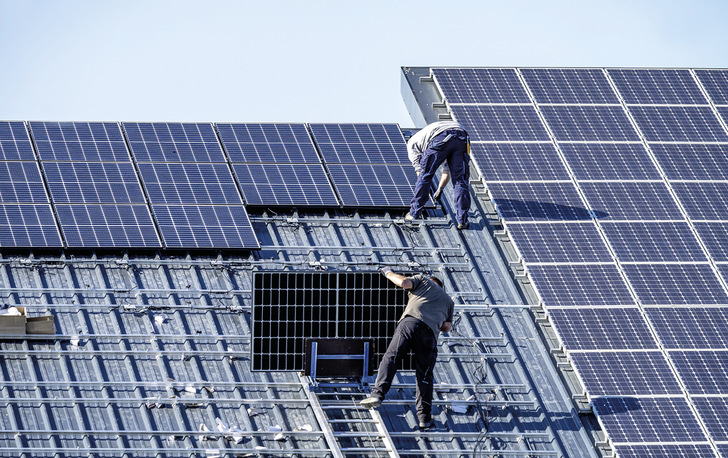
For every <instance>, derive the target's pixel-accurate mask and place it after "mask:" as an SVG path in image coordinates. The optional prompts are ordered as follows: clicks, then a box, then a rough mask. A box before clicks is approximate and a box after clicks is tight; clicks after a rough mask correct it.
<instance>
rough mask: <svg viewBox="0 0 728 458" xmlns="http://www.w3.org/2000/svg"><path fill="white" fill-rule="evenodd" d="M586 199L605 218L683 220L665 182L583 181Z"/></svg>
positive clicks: (600, 216) (582, 186) (582, 185)
mask: <svg viewBox="0 0 728 458" xmlns="http://www.w3.org/2000/svg"><path fill="white" fill-rule="evenodd" d="M579 186H580V187H581V189H582V190H583V192H584V196H585V197H586V200H587V202H589V205H590V206H591V208H592V209H593V210H594V212H595V213H596V214H597V215H598V217H599V218H601V219H605V220H612V221H617V220H632V221H639V220H683V219H684V217H683V215H682V213H681V212H680V208H679V207H678V206H677V204H676V203H675V200H674V199H673V198H672V195H671V194H670V191H669V190H668V188H667V186H666V185H665V183H664V182H663V183H658V182H625V183H617V182H606V183H590V182H580V183H579Z"/></svg>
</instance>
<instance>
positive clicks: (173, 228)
mask: <svg viewBox="0 0 728 458" xmlns="http://www.w3.org/2000/svg"><path fill="white" fill-rule="evenodd" d="M152 210H153V211H154V216H155V217H156V219H157V224H158V226H159V229H160V231H161V232H162V238H163V239H164V243H165V245H166V246H167V247H168V248H185V249H187V248H244V249H249V248H260V245H259V244H258V240H257V239H256V237H255V232H254V231H253V228H252V226H251V224H250V220H249V219H248V214H247V212H246V211H245V208H244V207H243V206H242V205H239V206H238V205H229V206H217V205H214V206H213V205H207V206H202V205H200V206H197V205H153V206H152Z"/></svg>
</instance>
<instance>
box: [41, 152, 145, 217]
mask: <svg viewBox="0 0 728 458" xmlns="http://www.w3.org/2000/svg"><path fill="white" fill-rule="evenodd" d="M43 171H44V173H45V176H46V181H47V182H48V188H49V189H50V191H51V196H53V201H54V202H55V203H56V204H57V203H107V204H114V203H115V204H119V203H140V204H144V203H146V202H145V200H144V194H143V192H142V188H141V185H140V184H139V179H138V178H137V175H136V171H135V170H134V166H133V165H132V164H131V162H44V163H43ZM150 221H151V220H150Z"/></svg>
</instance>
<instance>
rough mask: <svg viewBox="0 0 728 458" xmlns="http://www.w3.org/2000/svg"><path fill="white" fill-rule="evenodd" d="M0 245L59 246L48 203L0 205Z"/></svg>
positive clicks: (59, 238) (54, 223)
mask: <svg viewBox="0 0 728 458" xmlns="http://www.w3.org/2000/svg"><path fill="white" fill-rule="evenodd" d="M0 246H2V247H61V246H62V244H61V236H60V234H59V233H58V228H57V226H56V221H55V219H54V218H53V213H52V211H51V206H50V205H49V204H41V205H39V204H2V205H0Z"/></svg>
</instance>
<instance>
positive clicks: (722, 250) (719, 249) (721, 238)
mask: <svg viewBox="0 0 728 458" xmlns="http://www.w3.org/2000/svg"><path fill="white" fill-rule="evenodd" d="M695 230H696V231H697V233H698V236H699V237H700V240H702V241H703V244H704V245H705V249H706V250H707V251H708V254H709V255H710V257H711V258H712V259H713V260H714V261H717V262H728V223H726V222H718V223H695Z"/></svg>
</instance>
